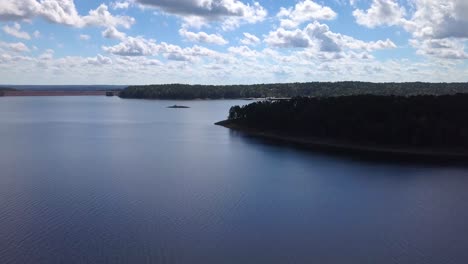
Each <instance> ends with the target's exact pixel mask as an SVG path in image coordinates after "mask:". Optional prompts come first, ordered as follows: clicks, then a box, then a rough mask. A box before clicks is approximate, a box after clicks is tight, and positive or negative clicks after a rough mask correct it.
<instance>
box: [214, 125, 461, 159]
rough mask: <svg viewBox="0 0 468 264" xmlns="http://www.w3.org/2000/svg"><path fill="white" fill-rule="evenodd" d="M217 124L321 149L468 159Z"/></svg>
mask: <svg viewBox="0 0 468 264" xmlns="http://www.w3.org/2000/svg"><path fill="white" fill-rule="evenodd" d="M215 125H218V126H223V127H226V128H229V129H232V130H235V131H239V132H242V133H245V134H247V135H251V136H255V137H259V138H264V139H268V140H273V141H276V142H279V143H288V144H294V145H298V146H301V147H307V148H310V149H314V150H319V151H328V152H336V153H338V152H339V153H350V154H372V155H374V154H375V155H379V156H391V157H411V158H421V159H430V160H439V159H440V160H468V151H466V150H451V149H425V148H421V149H418V148H414V147H401V146H378V145H363V144H356V143H352V142H344V141H337V140H332V139H321V138H311V137H303V136H294V135H287V134H284V133H278V132H275V131H263V130H259V129H255V128H250V127H246V126H243V125H241V124H238V123H235V122H233V121H231V120H224V121H220V122H217V123H215Z"/></svg>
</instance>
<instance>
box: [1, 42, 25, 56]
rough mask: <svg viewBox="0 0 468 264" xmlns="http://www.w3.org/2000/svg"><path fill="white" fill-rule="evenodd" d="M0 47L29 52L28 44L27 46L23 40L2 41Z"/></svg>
mask: <svg viewBox="0 0 468 264" xmlns="http://www.w3.org/2000/svg"><path fill="white" fill-rule="evenodd" d="M0 47H2V48H7V49H9V50H11V51H14V52H19V53H21V52H29V48H28V46H26V45H25V44H24V43H23V42H15V43H10V42H1V41H0Z"/></svg>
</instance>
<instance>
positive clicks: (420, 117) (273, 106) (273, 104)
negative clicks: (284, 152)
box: [216, 94, 468, 159]
mask: <svg viewBox="0 0 468 264" xmlns="http://www.w3.org/2000/svg"><path fill="white" fill-rule="evenodd" d="M466 102H468V95H466V94H456V95H445V96H427V95H426V96H411V97H403V96H375V95H359V96H343V97H327V98H306V97H296V98H293V99H291V100H281V101H259V102H255V103H252V104H249V105H245V106H242V107H241V106H233V107H232V108H231V109H230V111H229V117H228V119H227V120H225V121H222V122H218V123H216V124H217V125H222V126H225V127H228V128H230V129H234V130H239V131H242V132H245V133H248V134H251V135H255V136H261V137H263V138H268V139H273V140H278V141H283V142H289V143H295V144H300V145H303V146H310V147H314V148H320V149H329V150H335V151H337V150H338V151H351V152H373V153H374V152H380V153H387V154H397V155H417V156H431V157H442V156H443V157H450V158H463V159H467V158H468V104H467V103H466Z"/></svg>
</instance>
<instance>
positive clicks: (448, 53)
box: [410, 38, 468, 59]
mask: <svg viewBox="0 0 468 264" xmlns="http://www.w3.org/2000/svg"><path fill="white" fill-rule="evenodd" d="M410 44H411V45H412V46H413V47H415V48H416V49H417V50H418V51H417V52H418V54H420V55H426V56H433V57H437V58H441V59H468V53H466V52H465V45H464V43H463V42H462V41H460V40H457V39H453V38H451V39H447V38H446V39H426V40H417V39H413V40H410Z"/></svg>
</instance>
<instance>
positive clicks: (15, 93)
mask: <svg viewBox="0 0 468 264" xmlns="http://www.w3.org/2000/svg"><path fill="white" fill-rule="evenodd" d="M107 92H113V94H114V95H118V92H116V91H30V90H15V91H3V96H105V95H106V93H107Z"/></svg>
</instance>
